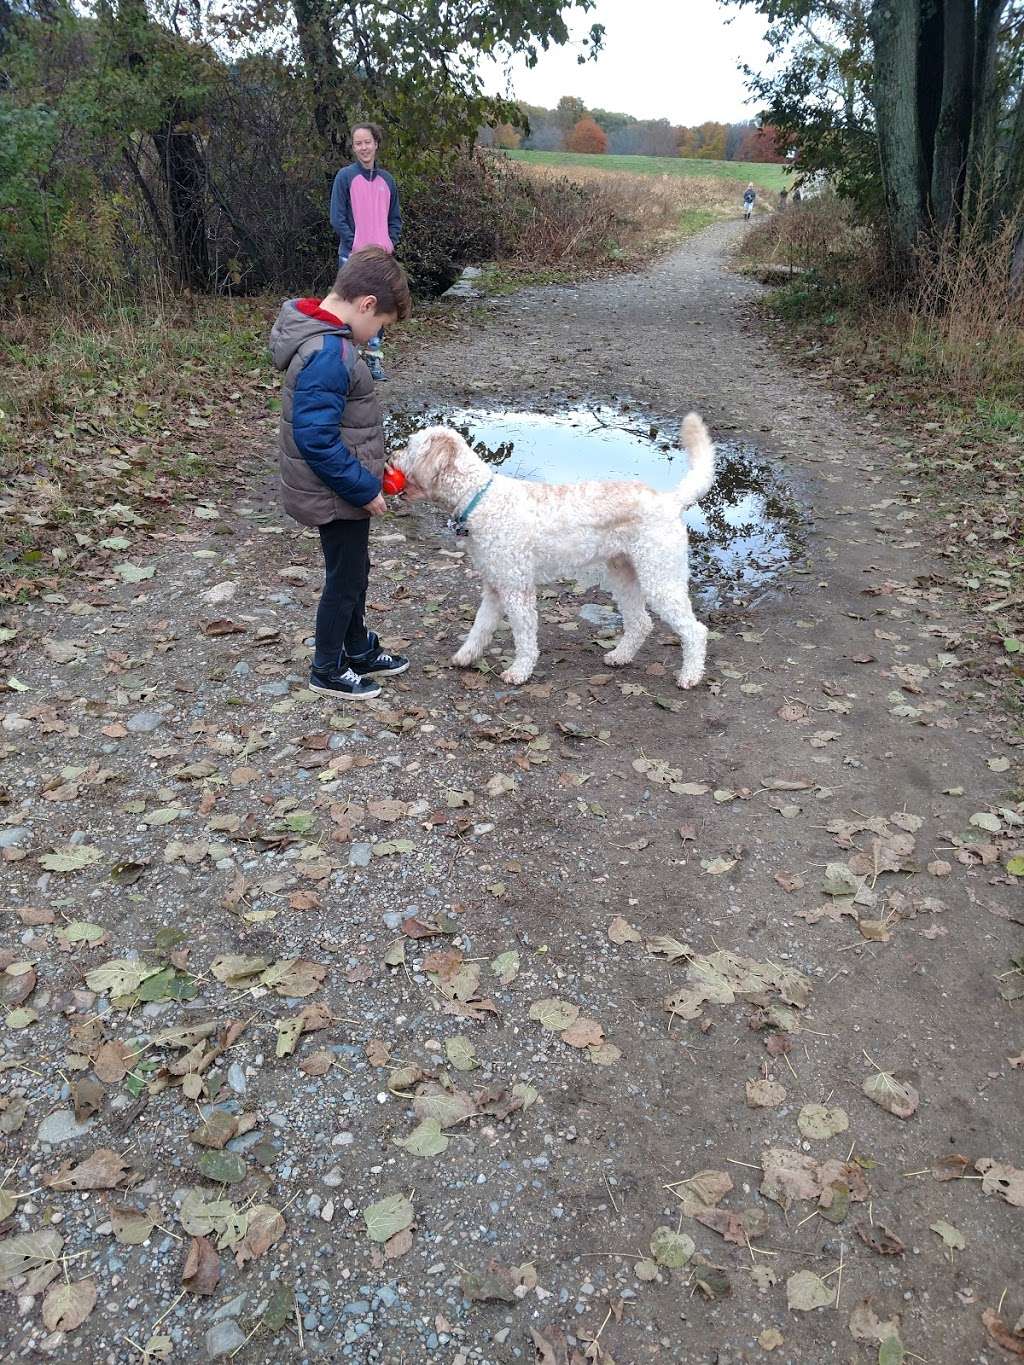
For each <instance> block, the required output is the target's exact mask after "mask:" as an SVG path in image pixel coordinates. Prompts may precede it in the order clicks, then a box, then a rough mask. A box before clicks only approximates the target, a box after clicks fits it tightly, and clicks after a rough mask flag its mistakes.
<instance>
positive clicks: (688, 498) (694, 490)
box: [675, 412, 715, 507]
mask: <svg viewBox="0 0 1024 1365" xmlns="http://www.w3.org/2000/svg"><path fill="white" fill-rule="evenodd" d="M679 444H680V445H681V446H682V447H683V448H684V450H685V451H686V453H687V454H688V455H689V457H690V467H689V469H688V470H687V471H686V473H685V474H684V475H683V477H682V479H681V481H680V483H679V486H678V487H677V488H676V491H675V496H676V497H677V498H678V500H679V503H680V505H681V506H682V507H689V506H690V505H691V504H692V503H695V502H699V501H700V499H701V498H702V497H703V496H704V494H705V493H706V492H707V491H708V489H709V488H710V487H711V485H712V484H713V483H714V481H715V447H714V443H713V442H712V440H711V437H710V436H709V435H708V429H707V427H706V426H705V425H704V423H703V422H702V421H701V419H700V418H699V417H698V416H697V414H696V413H695V412H691V413H688V414H687V415H686V417H684V418H683V429H682V432H681V434H680V438H679Z"/></svg>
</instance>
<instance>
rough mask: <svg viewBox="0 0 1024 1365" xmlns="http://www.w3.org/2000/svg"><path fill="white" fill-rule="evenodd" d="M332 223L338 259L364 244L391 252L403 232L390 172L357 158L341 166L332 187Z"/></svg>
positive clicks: (396, 189)
mask: <svg viewBox="0 0 1024 1365" xmlns="http://www.w3.org/2000/svg"><path fill="white" fill-rule="evenodd" d="M331 226H332V227H333V228H334V231H335V232H336V233H337V234H338V259H339V260H342V259H344V258H345V257H347V256H350V255H351V254H352V252H353V251H358V250H359V248H360V247H363V246H382V247H383V248H384V250H385V251H394V249H395V247H396V246H397V245H398V239H399V237H401V235H402V210H401V208H400V206H399V203H398V186H397V185H396V184H395V179H394V176H393V175H392V174H391V172H390V171H384V170H381V168H380V167H379V166H378V165H377V164H376V163H374V165H373V166H372V167H371V168H370V170H366V168H365V167H364V166H361V165H360V164H359V162H358V161H353V162H352V164H351V165H350V166H343V167H342V168H341V170H340V171H339V172H338V174H337V175H336V176H335V177H334V184H333V186H332V187H331Z"/></svg>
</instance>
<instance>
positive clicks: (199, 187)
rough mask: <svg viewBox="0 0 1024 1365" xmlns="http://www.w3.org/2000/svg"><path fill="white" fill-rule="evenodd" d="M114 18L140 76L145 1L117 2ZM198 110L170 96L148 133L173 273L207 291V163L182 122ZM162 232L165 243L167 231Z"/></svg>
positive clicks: (147, 34) (146, 34)
mask: <svg viewBox="0 0 1024 1365" xmlns="http://www.w3.org/2000/svg"><path fill="white" fill-rule="evenodd" d="M112 22H113V23H114V24H115V25H116V30H117V37H118V41H119V44H120V46H121V49H122V51H123V53H124V60H125V63H126V64H127V66H128V67H129V68H130V69H131V70H132V71H134V72H136V73H138V75H139V77H140V78H141V79H143V80H144V79H145V72H146V67H147V62H148V55H147V50H148V48H149V45H150V40H151V36H152V30H151V27H150V26H151V20H150V17H149V11H148V9H147V8H146V0H118V4H117V11H116V17H115V18H113V19H112ZM196 112H197V111H196V110H194V109H193V110H189V111H186V110H184V109H182V108H181V107H180V105H179V104H178V102H177V100H174V99H173V98H171V99H170V100H169V101H168V102H163V103H162V105H161V110H160V123H159V124H158V125H157V127H156V128H155V129H152V130H151V131H150V137H151V138H152V139H153V145H154V147H155V148H156V152H157V161H158V163H159V166H160V178H161V180H162V181H163V187H164V190H165V191H166V193H167V204H168V208H169V209H170V215H171V232H170V238H171V241H172V244H173V250H172V255H173V258H174V269H175V273H176V275H177V277H178V279H179V281H180V282H181V283H182V284H185V285H188V286H189V288H191V289H195V290H197V291H199V292H206V291H207V290H209V289H210V287H211V285H212V284H213V277H212V272H211V269H210V250H209V244H208V242H207V232H206V162H205V159H204V157H203V152H202V148H201V147H200V145H199V141H198V139H197V138H196V135H195V134H194V133H193V132H192V130H191V129H190V128H188V127H186V126H184V124H185V120H186V119H187V118H189V117H194V116H195V114H196ZM161 235H162V236H163V237H164V240H165V241H166V240H167V236H168V234H167V233H166V232H162V234H161Z"/></svg>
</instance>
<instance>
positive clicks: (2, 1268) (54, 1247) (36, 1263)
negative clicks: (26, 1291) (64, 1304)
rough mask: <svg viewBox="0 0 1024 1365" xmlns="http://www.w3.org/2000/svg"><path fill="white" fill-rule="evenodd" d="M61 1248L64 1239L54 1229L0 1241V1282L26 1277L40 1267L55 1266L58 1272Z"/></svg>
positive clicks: (44, 1229) (27, 1233)
mask: <svg viewBox="0 0 1024 1365" xmlns="http://www.w3.org/2000/svg"><path fill="white" fill-rule="evenodd" d="M63 1246H64V1238H63V1237H61V1235H60V1233H59V1232H58V1231H57V1230H56V1228H43V1229H42V1231H41V1232H26V1233H22V1234H20V1235H19V1236H17V1237H7V1238H5V1239H4V1240H3V1241H0V1282H2V1281H4V1280H11V1279H14V1277H15V1276H21V1275H28V1274H29V1273H30V1272H31V1271H33V1270H38V1269H39V1268H40V1267H42V1266H48V1265H55V1266H56V1267H57V1269H58V1270H59V1269H60V1263H59V1260H58V1258H59V1256H60V1253H61V1250H62V1248H63Z"/></svg>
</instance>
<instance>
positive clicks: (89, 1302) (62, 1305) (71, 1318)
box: [42, 1280, 96, 1332]
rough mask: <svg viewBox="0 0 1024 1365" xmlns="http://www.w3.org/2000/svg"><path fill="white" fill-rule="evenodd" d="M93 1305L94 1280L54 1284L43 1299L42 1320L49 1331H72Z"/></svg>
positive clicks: (94, 1304)
mask: <svg viewBox="0 0 1024 1365" xmlns="http://www.w3.org/2000/svg"><path fill="white" fill-rule="evenodd" d="M95 1306H96V1282H95V1280H75V1281H73V1282H72V1283H71V1284H67V1283H65V1284H56V1285H54V1286H53V1288H52V1289H51V1290H50V1291H49V1293H48V1294H47V1295H46V1298H45V1299H43V1309H42V1315H43V1322H44V1323H45V1325H46V1329H47V1331H49V1332H73V1331H74V1330H75V1328H76V1327H80V1326H81V1325H82V1323H83V1322H84V1321H85V1320H86V1318H87V1317H88V1316H89V1314H90V1313H91V1312H92V1310H93V1308H95Z"/></svg>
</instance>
